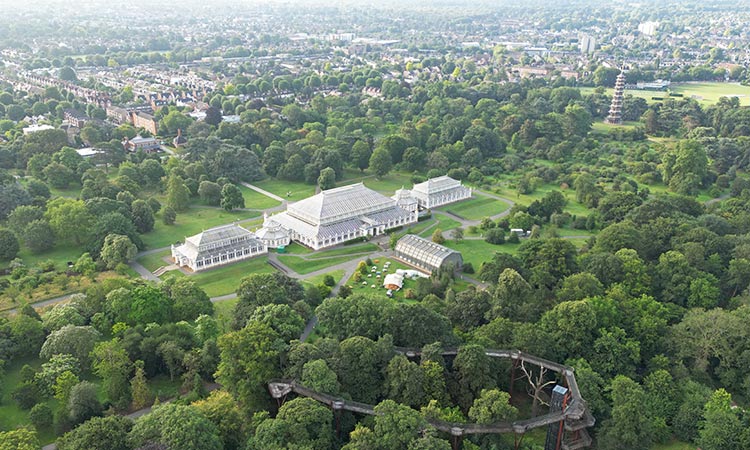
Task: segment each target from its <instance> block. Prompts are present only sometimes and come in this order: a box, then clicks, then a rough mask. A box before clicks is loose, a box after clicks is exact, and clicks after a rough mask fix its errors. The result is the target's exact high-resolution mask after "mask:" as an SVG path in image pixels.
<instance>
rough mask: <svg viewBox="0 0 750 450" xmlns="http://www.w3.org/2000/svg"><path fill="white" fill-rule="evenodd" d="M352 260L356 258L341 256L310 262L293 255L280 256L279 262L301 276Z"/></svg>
mask: <svg viewBox="0 0 750 450" xmlns="http://www.w3.org/2000/svg"><path fill="white" fill-rule="evenodd" d="M352 259H354V257H352V256H340V257H334V258H324V259H313V260H309V261H308V260H306V259H303V258H301V257H299V256H293V255H280V256H279V261H281V262H282V263H283V264H284V265H285V266H287V267H289V268H290V269H292V270H294V271H295V272H297V273H299V274H301V275H304V274H307V273H311V272H315V271H318V270H321V269H325V268H326V267H331V266H335V265H337V264H341V263H345V262H347V261H351V260H352Z"/></svg>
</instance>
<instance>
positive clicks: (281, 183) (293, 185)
mask: <svg viewBox="0 0 750 450" xmlns="http://www.w3.org/2000/svg"><path fill="white" fill-rule="evenodd" d="M251 184H253V185H255V186H258V187H259V188H261V189H263V190H266V191H268V192H270V193H272V194H276V195H278V196H279V197H281V198H285V199H287V200H289V201H290V202H296V201H299V200H302V199H303V198H306V197H309V196H311V195H313V194H315V186H314V185H312V184H307V183H302V182H299V181H287V180H277V179H275V178H266V179H265V180H261V181H257V182H255V183H251ZM287 193H289V195H287Z"/></svg>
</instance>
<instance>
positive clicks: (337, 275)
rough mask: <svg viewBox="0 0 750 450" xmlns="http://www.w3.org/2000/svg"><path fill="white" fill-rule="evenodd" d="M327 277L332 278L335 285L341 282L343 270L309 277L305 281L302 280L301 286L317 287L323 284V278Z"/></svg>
mask: <svg viewBox="0 0 750 450" xmlns="http://www.w3.org/2000/svg"><path fill="white" fill-rule="evenodd" d="M328 275H330V276H332V277H333V280H334V281H335V282H336V283H338V282H339V280H341V277H343V276H344V271H343V270H332V271H331V272H328V273H324V274H321V275H315V276H314V277H310V278H308V279H306V280H303V281H302V284H303V285H305V284H306V285H312V286H317V285H318V284H321V283H322V282H323V280H324V279H325V277H326V276H328Z"/></svg>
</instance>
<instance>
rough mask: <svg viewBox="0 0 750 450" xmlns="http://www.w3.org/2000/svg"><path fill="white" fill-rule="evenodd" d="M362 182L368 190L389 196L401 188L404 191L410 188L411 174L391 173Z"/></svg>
mask: <svg viewBox="0 0 750 450" xmlns="http://www.w3.org/2000/svg"><path fill="white" fill-rule="evenodd" d="M363 181H364V183H365V186H367V187H368V188H370V189H372V190H374V191H378V192H380V193H381V194H386V195H389V196H390V195H393V193H394V192H396V191H397V190H399V189H401V188H402V187H403V188H406V189H411V187H412V182H411V174H407V173H401V172H391V173H389V174H388V175H386V176H384V177H382V178H375V177H370V178H366V179H364V180H363Z"/></svg>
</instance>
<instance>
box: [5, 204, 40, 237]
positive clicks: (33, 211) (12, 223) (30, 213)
mask: <svg viewBox="0 0 750 450" xmlns="http://www.w3.org/2000/svg"><path fill="white" fill-rule="evenodd" d="M43 217H44V209H42V208H41V207H39V206H32V205H21V206H18V207H17V208H16V209H14V210H13V212H12V213H10V215H9V216H8V228H10V229H11V230H13V232H14V233H16V235H21V234H22V233H23V230H24V229H25V228H26V226H27V225H28V224H30V223H31V222H33V221H35V220H40V219H42V218H43Z"/></svg>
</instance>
